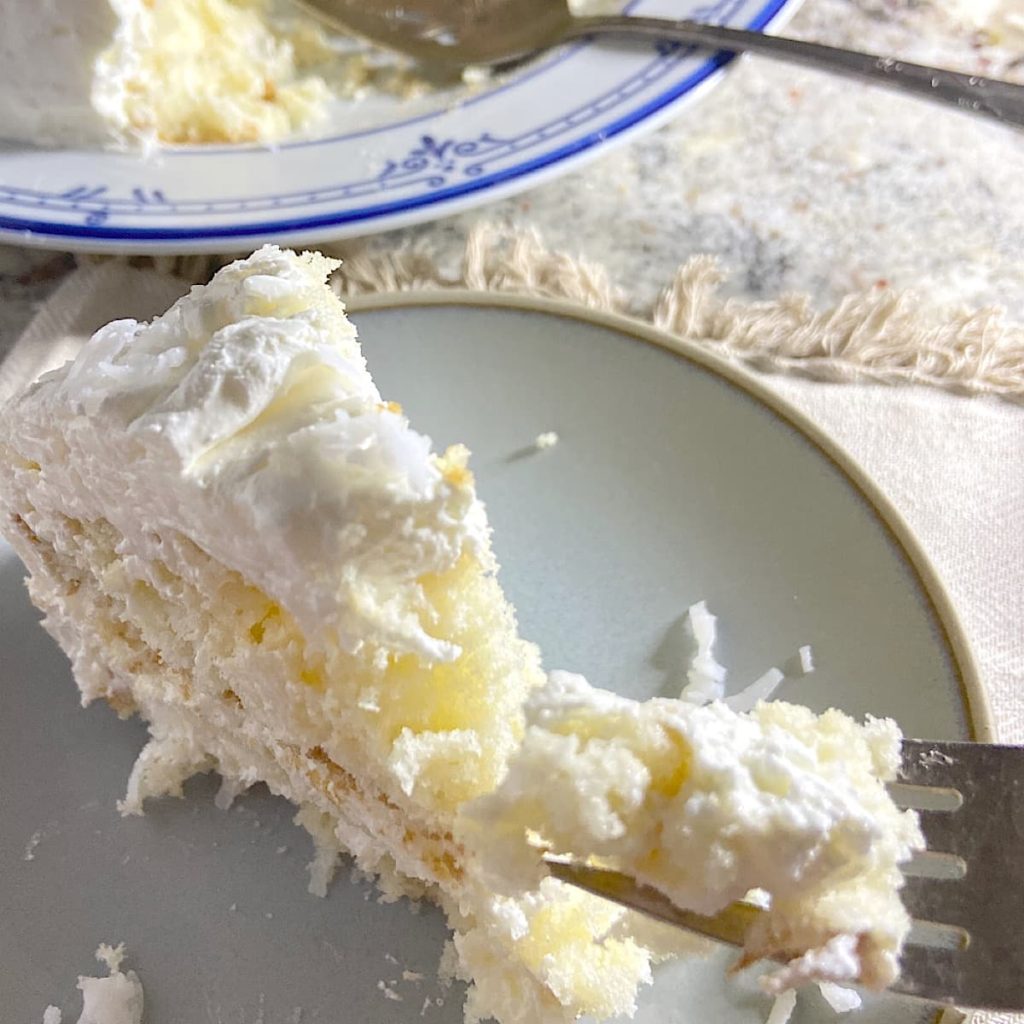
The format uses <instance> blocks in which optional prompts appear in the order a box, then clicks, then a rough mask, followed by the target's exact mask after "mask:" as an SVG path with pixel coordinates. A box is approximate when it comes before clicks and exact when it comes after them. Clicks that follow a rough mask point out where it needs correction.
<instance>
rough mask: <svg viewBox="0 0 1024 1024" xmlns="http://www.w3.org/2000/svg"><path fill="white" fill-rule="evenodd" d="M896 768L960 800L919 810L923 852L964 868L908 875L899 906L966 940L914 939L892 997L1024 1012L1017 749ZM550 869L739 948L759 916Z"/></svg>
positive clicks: (928, 751)
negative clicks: (694, 909) (691, 908)
mask: <svg viewBox="0 0 1024 1024" xmlns="http://www.w3.org/2000/svg"><path fill="white" fill-rule="evenodd" d="M903 761H904V770H903V773H902V781H904V782H906V783H908V784H910V785H927V786H930V787H935V786H939V787H948V788H952V789H955V790H957V791H958V792H959V793H960V794H962V796H963V803H962V804H961V805H960V806H959V807H957V808H956V809H955V810H949V811H924V812H919V813H920V815H921V822H922V826H923V830H924V832H925V836H926V838H927V840H928V848H929V850H931V851H932V852H936V853H940V852H941V853H951V854H956V855H959V856H960V857H961V858H962V859H963V860H964V862H965V863H966V866H967V871H966V874H965V875H964V876H963V877H962V878H941V877H940V878H931V877H924V876H911V877H908V878H907V879H906V885H905V887H904V889H903V892H902V895H903V899H904V903H905V904H906V907H907V910H908V911H909V912H910V913H911V915H912V916H913V917H915V918H917V919H918V920H919V921H931V922H934V923H936V924H939V925H947V926H949V927H950V928H953V929H962V930H963V932H966V933H968V936H969V941H966V942H964V943H962V944H961V946H960V948H957V949H952V948H945V945H942V946H939V945H933V946H927V945H923V944H917V942H924V941H928V940H927V936H925V935H923V934H921V935H919V936H918V937H917V938H916V939H915V938H914V937H912V940H911V941H910V942H908V944H907V946H906V947H905V948H904V950H903V959H902V974H901V976H900V978H899V980H898V981H897V983H896V984H895V985H894V986H893V989H892V990H893V991H894V992H900V993H905V994H907V995H913V996H918V997H919V998H922V999H930V1000H933V1001H935V1002H940V1003H950V1004H954V1005H959V1006H972V1007H977V1008H984V1009H994V1010H1020V1009H1024V942H1022V941H1021V939H1020V927H1021V925H1020V922H1021V920H1022V919H1024V747H999V746H992V745H986V744H981V743H949V742H944V741H942V742H937V741H933V740H905V741H904V758H903ZM548 866H549V868H550V870H551V873H552V874H553V875H554V876H555V877H556V878H559V879H561V880H562V881H564V882H568V883H570V884H572V885H576V886H579V887H581V888H583V889H586V890H588V891H589V892H592V893H595V894H596V895H598V896H604V897H605V898H606V899H611V900H614V901H615V902H618V903H621V904H623V905H625V906H627V907H632V908H633V909H636V910H641V911H642V912H644V913H647V914H651V915H653V916H655V917H658V918H660V919H661V920H663V921H668V922H670V923H672V924H676V925H679V926H681V927H684V928H688V929H690V930H691V931H696V932H698V933H700V934H702V935H706V936H708V937H709V938H714V939H718V940H719V941H722V942H728V943H731V944H733V945H737V946H741V945H743V938H744V935H745V934H746V931H747V928H748V927H749V926H750V923H751V921H752V919H753V918H755V917H756V916H757V915H758V914H760V913H761V911H759V910H757V909H756V908H754V907H752V906H750V905H747V904H743V903H734V904H732V905H730V906H729V907H727V908H726V909H725V910H724V911H722V912H721V913H720V914H717V915H715V916H714V917H700V916H699V915H697V914H690V913H688V912H686V911H681V910H680V909H679V908H677V907H674V906H673V905H672V904H671V903H670V902H669V900H668V899H667V898H666V897H665V896H663V895H662V894H661V893H659V892H657V891H656V890H654V889H650V888H648V887H646V886H643V885H640V884H639V883H637V882H636V881H635V880H634V879H632V878H629V877H627V876H625V875H621V874H619V873H618V872H615V871H607V870H604V869H602V868H594V867H589V866H587V865H584V864H579V863H562V862H559V861H557V860H551V859H549V860H548ZM934 934H935V933H934V931H933V939H934ZM945 935H946V937H947V938H948V937H949V931H948V929H947V930H946V931H945ZM954 938H955V934H954ZM961 938H963V935H962V933H961Z"/></svg>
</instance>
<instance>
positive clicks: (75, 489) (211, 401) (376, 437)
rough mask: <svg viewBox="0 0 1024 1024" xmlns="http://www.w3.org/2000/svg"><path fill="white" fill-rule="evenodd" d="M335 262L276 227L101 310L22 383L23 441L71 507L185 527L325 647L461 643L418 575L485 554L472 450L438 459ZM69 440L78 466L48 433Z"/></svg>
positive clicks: (142, 524) (121, 525) (430, 650)
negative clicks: (155, 300)
mask: <svg viewBox="0 0 1024 1024" xmlns="http://www.w3.org/2000/svg"><path fill="white" fill-rule="evenodd" d="M336 265H337V264H336V262H335V261H332V260H328V259H326V258H325V257H322V256H319V255H315V254H304V255H302V256H296V255H295V254H293V253H290V252H284V251H282V250H280V249H277V248H276V247H273V246H268V247H265V248H263V249H261V250H259V251H258V252H257V253H255V254H254V255H253V256H251V257H250V258H249V259H247V260H243V261H239V262H237V263H234V264H232V265H231V266H229V267H226V268H224V269H223V270H222V271H221V272H220V273H218V274H217V276H216V277H215V278H214V279H213V280H212V281H211V282H210V283H209V284H208V285H205V286H202V287H197V288H194V289H192V292H191V293H190V294H189V295H187V296H185V297H184V298H183V299H181V300H180V301H179V302H177V303H176V304H175V305H174V306H173V307H172V308H171V309H170V310H168V312H167V313H166V314H164V315H163V316H161V317H159V318H158V319H156V320H154V321H153V322H152V323H149V324H140V323H137V322H135V321H132V320H122V321H115V322H114V323H112V324H110V325H108V326H107V327H105V328H103V329H101V330H100V331H99V332H97V334H96V335H95V336H94V337H93V338H92V339H91V340H90V341H89V342H88V343H87V344H86V346H85V347H84V348H83V350H82V351H81V353H80V354H79V355H78V357H77V358H76V359H75V360H74V361H73V362H72V363H70V364H68V365H66V366H65V367H63V368H61V369H60V370H57V371H54V372H53V373H51V374H48V375H47V376H45V377H44V378H42V380H41V382H40V383H39V384H37V385H36V386H35V387H34V388H33V389H31V390H30V391H29V392H28V394H27V395H26V396H25V397H24V398H23V399H21V400H20V402H19V408H18V415H19V420H20V423H21V424H29V425H30V429H31V430H32V431H33V432H34V433H36V434H37V436H36V437H35V438H33V439H32V440H28V439H26V442H25V444H24V445H23V450H24V451H25V452H26V453H27V454H28V457H30V458H32V457H34V456H33V455H32V454H31V453H32V451H33V450H38V454H39V461H40V462H41V463H44V464H46V465H47V466H48V467H49V468H48V472H47V477H48V479H49V485H50V486H55V487H63V501H64V503H65V504H71V505H77V506H79V507H78V508H77V510H76V512H75V514H78V515H79V516H80V517H83V518H88V517H89V516H90V514H100V513H101V512H102V514H105V515H107V516H108V517H109V518H111V519H116V521H115V523H114V525H115V526H117V528H118V529H119V530H121V531H122V532H123V533H124V534H125V536H126V537H140V535H145V534H147V533H148V534H150V535H151V534H153V533H157V532H160V531H162V530H166V529H172V530H177V531H180V532H181V533H183V534H184V535H185V536H187V537H188V538H190V539H191V540H192V541H193V542H194V543H196V544H197V545H198V546H199V547H200V548H202V549H204V550H205V551H206V552H207V553H209V554H211V555H212V556H213V557H215V558H220V559H222V560H223V561H224V562H225V563H226V564H228V565H230V566H231V567H232V568H235V569H236V570H238V571H239V572H241V573H242V575H243V576H244V577H246V579H247V580H248V581H249V582H250V583H253V584H255V585H256V586H258V587H260V588H261V589H263V590H264V591H265V592H266V593H267V594H268V595H269V596H270V597H272V598H273V599H274V600H276V601H278V602H280V603H281V604H282V605H283V606H284V607H286V608H287V609H288V610H289V611H290V612H291V613H292V615H294V616H295V618H296V620H297V621H298V622H299V624H300V626H301V628H302V629H303V631H304V633H305V635H306V637H307V639H308V640H309V641H310V643H311V644H313V645H314V647H315V646H316V644H317V642H318V641H323V642H326V643H330V642H335V643H338V644H339V645H341V646H342V647H343V648H344V649H345V650H347V651H348V652H349V653H353V654H357V653H359V651H360V650H361V649H363V648H364V647H365V646H366V644H367V642H368V641H370V642H372V644H373V645H374V646H380V647H382V648H383V649H385V651H391V652H396V653H406V652H415V653H417V654H419V655H421V656H423V657H425V658H428V659H431V660H451V659H453V658H455V657H457V656H458V653H459V651H458V648H457V647H456V646H455V645H453V644H451V643H448V642H444V641H440V640H438V639H436V638H434V637H432V636H431V635H430V632H429V621H424V620H425V619H426V616H425V614H421V613H423V609H422V608H421V607H420V605H419V602H418V601H417V595H418V593H419V587H418V584H417V581H418V580H419V578H420V577H422V576H423V575H425V574H429V573H437V572H443V571H445V570H446V569H449V568H451V567H452V566H453V565H454V564H455V563H456V562H457V561H458V560H459V558H460V557H461V556H462V554H463V553H464V552H466V551H471V552H474V553H477V554H480V555H481V557H486V556H484V555H483V552H484V550H485V548H486V544H485V541H486V530H487V527H486V520H485V516H484V511H483V508H482V506H481V505H480V504H479V502H478V501H477V499H476V497H475V493H474V490H473V486H472V478H471V477H470V475H469V474H468V472H467V471H466V470H465V468H464V461H465V456H464V450H462V451H453V452H450V453H449V454H448V455H447V456H446V457H444V458H438V457H437V456H435V455H434V454H433V453H432V452H431V447H430V440H429V438H427V437H425V436H423V435H422V434H418V433H416V432H415V431H413V430H411V429H410V428H409V425H408V421H407V420H406V419H405V417H404V416H403V415H402V414H401V411H400V409H399V408H398V407H397V406H396V405H394V404H392V403H385V402H384V401H382V399H381V397H380V394H379V392H378V391H377V388H376V386H375V385H374V383H373V380H372V379H371V377H370V374H369V373H368V371H367V369H366V366H365V363H364V360H363V357H362V353H361V351H360V348H359V344H358V342H357V340H356V332H355V328H354V327H353V326H352V325H351V324H350V323H349V321H348V320H347V319H346V318H345V316H344V313H343V307H342V305H341V303H340V300H338V299H337V298H336V297H335V296H334V294H333V293H332V292H331V291H330V289H329V288H328V287H327V286H326V284H325V280H326V278H327V276H328V275H329V274H330V272H331V271H332V270H333V269H334V267H335V266H336ZM62 437H63V440H61V438H62ZM63 444H66V445H68V446H69V447H70V448H72V449H74V458H73V459H72V460H71V463H72V464H73V466H74V469H71V468H68V469H66V470H64V472H66V474H67V475H68V477H69V479H68V480H64V481H62V480H60V479H59V478H60V476H61V472H62V471H61V470H60V469H59V468H55V467H59V466H60V465H61V464H62V462H64V460H62V459H60V458H59V457H56V458H55V457H54V455H55V453H54V452H52V451H47V450H46V449H47V448H52V447H54V446H58V447H59V446H60V445H63ZM72 476H74V477H75V479H70V477H72ZM111 510H113V511H111ZM257 537H258V542H255V541H254V538H257ZM140 539H141V537H140ZM148 539H150V540H151V537H150V538H148ZM267 550H270V551H273V552H274V557H273V558H272V559H270V560H268V559H267V558H266V556H265V552H266V551H267Z"/></svg>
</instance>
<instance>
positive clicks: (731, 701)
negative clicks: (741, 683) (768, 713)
mask: <svg viewBox="0 0 1024 1024" xmlns="http://www.w3.org/2000/svg"><path fill="white" fill-rule="evenodd" d="M785 678H786V677H785V676H784V675H783V674H782V673H781V672H780V671H779V670H778V669H777V668H770V669H768V671H767V672H765V674H764V675H763V676H761V678H760V679H755V680H754V682H752V683H751V684H750V685H749V686H746V687H744V688H743V689H742V690H740V692H739V693H734V694H733V695H732V696H731V697H727V698H726V700H725V703H726V704H728V705H729V707H730V708H732V710H733V711H738V712H740V713H742V712H744V711H751V710H753V708H754V706H755V705H756V704H757V702H758V701H760V700H769V699H770V698H771V696H772V694H773V693H774V692H775V691H776V690H777V689H778V688H779V684H780V683H781V682H782V680H783V679H785Z"/></svg>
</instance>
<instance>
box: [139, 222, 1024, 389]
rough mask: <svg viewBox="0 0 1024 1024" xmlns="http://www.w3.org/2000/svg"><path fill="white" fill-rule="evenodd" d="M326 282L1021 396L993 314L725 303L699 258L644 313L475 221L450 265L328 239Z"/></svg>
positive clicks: (858, 296)
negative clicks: (561, 305)
mask: <svg viewBox="0 0 1024 1024" xmlns="http://www.w3.org/2000/svg"><path fill="white" fill-rule="evenodd" d="M324 251H325V252H327V253H329V254H331V255H335V256H338V257H340V258H341V259H342V260H344V263H343V266H342V268H341V270H340V271H339V272H338V273H337V274H336V275H335V277H334V286H335V287H336V289H337V290H338V291H339V293H340V294H342V295H362V294H366V293H373V292H394V291H408V290H412V289H426V290H436V289H452V288H471V289H476V290H480V291H497V292H510V293H514V294H519V295H534V296H537V295H539V296H543V297H548V298H558V299H568V300H570V301H573V302H577V303H579V304H581V305H583V306H587V307H589V308H591V309H598V310H604V311H609V312H617V313H627V314H629V315H631V316H635V317H638V318H640V319H642V320H645V321H648V322H650V323H653V324H654V325H655V326H656V327H659V328H661V329H663V330H665V331H668V332H670V333H672V334H676V335H680V336H682V337H685V338H688V339H690V340H691V341H696V342H698V343H700V344H703V345H706V346H707V347H709V348H712V349H714V350H716V351H717V352H718V353H719V354H720V355H723V356H725V357H726V358H729V359H732V360H736V361H738V362H742V363H745V364H746V365H748V366H751V367H753V368H755V369H758V370H762V371H767V372H773V373H788V374H797V375H800V376H804V377H808V378H812V379H815V380H822V381H833V382H854V381H872V382H875V383H885V384H908V383H913V384H925V385H930V386H932V387H938V388H943V389H945V390H948V391H957V392H961V393H965V394H986V395H994V396H999V397H1001V398H1004V399H1008V400H1011V401H1022V400H1024V327H1022V326H1021V325H1019V324H1011V323H1009V322H1008V321H1007V320H1006V317H1005V313H1004V311H1003V310H1002V309H1000V308H998V307H988V308H984V309H980V310H967V309H937V308H934V307H929V306H927V305H925V304H924V303H923V301H922V300H921V299H920V297H918V296H916V295H915V294H914V293H912V292H908V291H898V290H895V289H883V290H878V289H872V290H870V291H864V292H860V293H855V294H852V295H849V296H847V297H846V298H844V299H843V300H842V301H840V302H839V303H838V304H836V305H835V306H833V307H831V308H829V309H825V310H816V309H815V308H814V305H813V302H812V299H811V297H810V296H808V295H799V294H788V295H783V296H781V297H780V298H778V299H775V300H772V301H767V302H745V301H742V300H740V299H726V298H723V297H722V296H721V294H720V287H721V285H722V283H723V281H725V280H726V275H725V273H724V272H723V270H722V268H721V266H720V265H719V263H718V262H717V261H716V260H715V259H714V258H712V257H710V256H694V257H692V258H691V259H689V260H687V262H686V263H684V264H683V265H682V266H681V267H680V268H679V269H678V270H677V271H676V274H675V276H674V278H673V279H672V280H671V281H670V282H668V283H667V284H666V285H665V287H664V288H663V289H662V290H661V293H660V295H659V297H658V299H657V301H656V302H655V303H654V305H653V307H651V308H647V309H638V308H634V307H631V306H630V304H629V302H628V297H627V296H626V294H625V293H624V292H623V291H622V289H621V288H619V287H617V286H616V285H615V283H614V282H613V281H612V280H611V278H610V277H609V274H608V272H607V270H606V269H605V268H604V267H601V266H598V265H596V264H593V263H589V262H587V261H586V260H582V259H578V258H576V257H573V256H571V255H569V254H567V253H565V252H558V251H553V250H551V249H549V248H548V247H547V246H546V245H545V244H544V241H543V239H542V238H541V236H540V235H539V234H538V233H537V232H536V231H532V230H531V231H524V232H516V233H513V232H510V231H505V230H502V229H499V228H496V227H494V226H493V225H490V224H486V223H482V224H479V225H477V226H476V227H475V228H474V229H473V230H472V231H471V232H470V233H469V235H468V237H467V239H466V243H465V248H464V250H463V252H462V255H461V258H460V259H457V260H455V261H452V262H453V264H454V265H451V266H442V265H441V263H440V262H439V257H438V254H437V252H436V251H435V249H434V248H433V247H432V246H431V244H430V243H429V241H427V240H426V239H424V238H420V239H417V240H415V241H405V242H403V243H401V244H400V245H398V246H397V247H395V248H392V249H383V248H381V247H380V242H379V241H372V240H367V241H362V242H355V243H337V244H334V245H330V246H326V247H325V248H324ZM237 255H240V254H235V255H234V256H166V257H155V258H145V259H131V260H129V262H131V263H132V265H134V266H147V267H153V268H155V269H157V270H159V271H163V272H165V273H170V274H174V275H175V276H178V277H182V278H184V279H186V280H188V281H190V282H200V281H205V280H207V279H208V278H209V277H210V276H211V275H212V274H213V272H214V271H215V270H216V269H217V268H218V267H220V266H222V265H223V264H224V263H225V262H227V261H228V260H230V259H233V258H236V257H237Z"/></svg>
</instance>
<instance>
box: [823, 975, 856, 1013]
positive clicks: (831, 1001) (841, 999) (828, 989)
mask: <svg viewBox="0 0 1024 1024" xmlns="http://www.w3.org/2000/svg"><path fill="white" fill-rule="evenodd" d="M818 989H819V990H820V991H821V995H822V998H823V999H824V1000H825V1002H826V1003H828V1005H829V1006H831V1007H832V1009H833V1010H835V1012H836V1013H849V1012H850V1011H851V1010H857V1009H860V1005H861V1002H862V1000H861V998H860V995H859V994H858V993H857V992H855V991H854V990H853V989H852V988H845V987H844V986H842V985H837V984H835V982H832V981H819V982H818Z"/></svg>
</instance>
